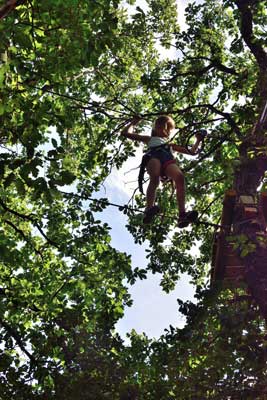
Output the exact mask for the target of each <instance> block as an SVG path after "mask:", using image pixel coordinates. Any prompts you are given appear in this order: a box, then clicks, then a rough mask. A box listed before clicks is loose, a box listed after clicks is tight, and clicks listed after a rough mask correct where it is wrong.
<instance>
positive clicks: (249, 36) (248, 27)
mask: <svg viewBox="0 0 267 400" xmlns="http://www.w3.org/2000/svg"><path fill="white" fill-rule="evenodd" d="M252 3H253V2H251V1H244V0H236V5H237V7H238V9H239V11H240V15H241V28H240V31H241V34H242V37H243V39H244V41H245V43H246V45H247V46H248V48H249V49H250V51H251V52H252V54H253V55H254V57H255V58H256V60H257V63H258V65H259V67H260V68H261V69H264V70H266V69H267V54H266V52H265V51H264V49H263V47H262V46H261V45H260V43H259V41H258V40H257V39H256V38H255V37H254V36H253V14H252V8H251V5H252Z"/></svg>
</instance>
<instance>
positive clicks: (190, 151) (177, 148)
mask: <svg viewBox="0 0 267 400" xmlns="http://www.w3.org/2000/svg"><path fill="white" fill-rule="evenodd" d="M205 132H206V131H205ZM205 136H206V133H204V129H202V130H201V131H200V132H199V133H197V134H196V141H195V143H194V144H193V146H192V147H191V149H188V148H186V147H184V146H179V145H177V144H175V143H170V146H171V147H172V149H173V150H174V151H177V152H178V153H183V154H189V155H191V156H195V155H197V149H198V147H199V144H200V143H201V142H202V141H203V140H204V137H205Z"/></svg>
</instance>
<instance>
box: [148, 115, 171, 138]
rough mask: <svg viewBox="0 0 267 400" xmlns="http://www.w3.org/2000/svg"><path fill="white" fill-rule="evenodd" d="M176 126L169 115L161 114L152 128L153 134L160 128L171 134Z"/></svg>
mask: <svg viewBox="0 0 267 400" xmlns="http://www.w3.org/2000/svg"><path fill="white" fill-rule="evenodd" d="M174 128H175V122H174V120H173V119H172V117H170V116H169V115H161V116H160V117H158V118H157V119H156V121H155V123H154V127H153V129H152V136H155V135H156V132H157V130H158V129H163V131H164V133H167V134H169V132H170V131H171V130H172V129H174Z"/></svg>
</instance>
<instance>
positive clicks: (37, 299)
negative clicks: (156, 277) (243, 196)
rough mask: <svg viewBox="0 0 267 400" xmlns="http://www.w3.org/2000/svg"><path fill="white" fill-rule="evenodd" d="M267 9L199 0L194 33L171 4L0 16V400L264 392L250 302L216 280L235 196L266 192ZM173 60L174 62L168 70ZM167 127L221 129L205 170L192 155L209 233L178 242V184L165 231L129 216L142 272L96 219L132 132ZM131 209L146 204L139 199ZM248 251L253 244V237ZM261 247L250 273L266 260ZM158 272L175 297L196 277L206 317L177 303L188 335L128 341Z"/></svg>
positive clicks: (1, 11)
mask: <svg viewBox="0 0 267 400" xmlns="http://www.w3.org/2000/svg"><path fill="white" fill-rule="evenodd" d="M266 6H267V1H260V0H245V1H241V0H240V1H239V0H227V1H219V0H204V1H201V2H200V1H197V2H192V3H190V2H188V4H187V7H186V10H185V17H186V24H187V27H186V29H184V30H182V29H181V28H180V26H179V23H178V13H179V9H178V10H177V4H176V1H174V0H146V1H143V2H136V1H135V0H128V1H126V2H125V1H120V0H98V1H95V0H88V1H86V2H85V1H81V0H64V1H63V0H46V1H44V2H38V1H36V0H31V1H27V0H26V1H25V0H24V1H23V0H17V1H16V0H9V1H7V2H5V1H3V0H2V1H1V2H0V18H1V24H0V32H1V41H0V54H1V62H0V122H1V125H0V220H1V227H0V238H1V240H0V247H1V252H0V340H1V349H0V352H1V356H0V371H1V374H0V397H1V398H2V399H16V400H19V399H22V400H25V399H29V400H31V399H33V400H35V399H36V400H37V399H38V400H39V399H51V400H52V399H64V400H68V399H77V400H78V399H88V400H89V399H99V400H100V399H114V400H116V399H118V400H123V399H124V400H126V399H132V400H134V399H137V398H138V400H139V399H140V400H141V399H146V400H149V399H151V400H154V399H162V400H165V399H166V400H167V399H168V400H169V399H172V398H173V399H181V400H183V399H192V400H193V399H194V400H196V399H203V398H207V399H222V398H223V399H237V398H238V399H239V398H245V399H263V398H264V396H266V395H267V392H266V387H267V382H266V379H267V375H266V374H267V370H266V357H267V353H266V343H267V342H266V331H265V321H264V318H263V317H262V315H261V314H260V313H259V307H258V305H257V304H255V302H254V301H251V299H249V300H248V299H247V297H246V296H245V295H244V290H242V289H239V290H236V292H235V295H233V292H232V291H230V290H228V289H221V288H213V289H211V288H210V284H209V270H210V261H211V251H212V248H211V247H212V241H213V235H214V229H215V227H216V224H218V223H219V221H220V216H221V212H222V201H223V197H224V192H225V190H226V189H229V188H233V187H235V188H236V189H237V190H239V192H240V193H246V190H248V189H247V188H248V186H249V185H248V183H250V184H251V186H249V190H250V192H249V193H252V192H253V193H254V192H256V190H258V189H257V187H258V186H259V184H260V185H261V188H262V189H264V188H265V180H264V175H265V171H266V169H267V166H266V156H267V154H266V133H265V131H266V122H265V111H266V104H267V53H266V51H267V50H266V23H267V11H266V10H267V7H266ZM166 49H168V50H170V49H172V50H173V54H174V56H173V57H171V58H167V57H164V56H162V53H164V52H163V50H166ZM162 113H164V114H166V113H167V114H171V115H172V117H173V118H174V120H175V122H176V126H177V128H178V131H177V134H176V136H175V140H176V141H177V143H179V144H184V145H188V144H189V143H190V141H191V140H192V137H193V136H194V133H195V132H196V131H197V130H198V129H200V128H205V129H207V130H208V132H209V135H208V138H207V139H206V143H205V146H204V148H203V149H202V152H201V153H200V154H199V156H198V157H197V158H194V159H192V158H191V159H189V158H183V157H181V158H180V157H179V163H180V165H181V167H182V169H183V170H184V171H185V175H186V181H187V201H188V202H190V204H192V205H193V206H194V207H195V208H196V209H197V210H198V211H199V213H200V215H201V221H202V222H203V223H202V224H199V225H197V226H193V227H192V228H191V229H190V230H177V229H176V223H177V221H176V218H175V215H176V214H177V210H176V205H175V199H174V198H173V197H172V196H171V189H170V188H166V187H164V188H163V189H161V190H160V191H159V193H158V201H159V204H160V207H161V209H162V210H163V217H161V218H159V219H157V220H156V221H155V222H154V223H153V227H152V228H151V229H144V227H143V226H142V225H141V224H140V219H139V217H138V215H137V213H136V212H135V211H134V210H133V209H132V208H131V207H124V209H123V210H122V211H124V212H125V213H126V214H127V216H128V217H129V223H128V225H127V227H126V228H127V229H128V230H129V231H130V233H131V234H132V235H133V238H134V240H135V241H136V242H137V243H140V244H142V243H143V242H144V241H145V240H148V241H149V250H148V253H147V257H148V265H147V266H146V268H144V269H139V268H137V267H136V266H135V265H131V259H130V255H128V254H125V253H122V252H120V251H118V250H117V249H116V248H113V247H112V246H111V236H110V228H109V226H108V224H106V223H102V222H101V221H99V220H98V218H97V213H99V212H102V211H104V210H105V208H106V207H108V206H109V199H105V198H103V199H100V200H99V199H97V198H96V194H97V193H98V191H99V189H100V187H101V185H102V183H103V182H104V181H105V179H106V178H107V177H108V176H109V174H110V173H111V171H112V169H113V168H115V167H116V168H120V167H121V166H122V165H123V163H124V162H125V161H126V160H127V159H128V158H129V157H130V156H132V155H134V154H135V144H133V143H130V142H129V141H127V140H125V139H121V138H120V137H119V132H120V130H121V129H122V127H123V126H125V125H126V124H127V123H128V122H129V120H130V119H131V118H132V117H133V116H135V115H139V116H141V117H142V122H141V124H140V131H141V130H143V129H148V128H149V127H150V126H151V124H152V122H153V120H154V119H155V118H156V117H157V116H158V115H160V114H162ZM138 129H139V128H138ZM254 167H255V168H254ZM253 168H254V169H253ZM254 170H255V171H256V172H257V174H256V172H255V174H256V175H257V178H255V179H254V178H253V179H254V180H253V179H252V178H251V180H249V181H248V175H249V174H250V171H254ZM255 174H254V175H255ZM254 175H253V177H254ZM252 186H253V188H252V189H251V187H252ZM134 201H135V207H136V208H141V207H143V206H144V198H143V197H142V196H140V195H138V194H135V196H134ZM126 228H125V229H126ZM237 233H238V234H239V235H242V234H243V235H244V232H243V231H238V232H237ZM245 233H247V232H245ZM242 237H243V239H244V236H241V238H242ZM246 238H247V239H246ZM265 239H266V238H265V237H264V238H263V239H262V240H263V241H265ZM239 240H240V236H239ZM244 240H245V244H246V245H248V248H249V244H250V242H251V243H252V239H251V237H250V236H249V235H248V236H245V239H244ZM244 240H243V243H244ZM246 240H247V242H246ZM255 240H256V242H255V243H256V244H255V243H254V242H253V243H254V244H255V245H254V247H253V248H252V250H248V251H246V252H245V254H244V257H247V259H246V260H248V261H246V260H245V262H248V263H251V262H252V261H251V260H252V259H254V260H255V259H257V254H258V251H257V250H258V249H259V239H255ZM199 243H200V245H199ZM196 245H199V246H200V247H199V255H197V256H193V255H192V254H193V253H192V248H193V247H194V246H196ZM261 247H264V246H261ZM255 249H256V250H255ZM265 250H266V241H265V247H264V251H263V256H264V255H265V254H266V253H265ZM261 257H262V253H261ZM257 260H258V259H257ZM257 262H259V260H258V261H257ZM263 264H264V263H263ZM264 265H265V264H264ZM148 271H151V272H152V273H159V274H160V275H161V277H162V281H161V285H162V287H163V289H164V290H165V291H167V292H168V291H170V290H172V289H173V288H174V287H175V284H176V283H177V281H178V280H179V278H180V276H181V274H182V273H184V272H186V273H187V274H189V275H190V276H191V279H192V283H193V284H194V285H196V288H197V295H196V297H197V303H196V304H193V303H190V302H187V303H183V302H181V301H180V300H179V301H178V303H179V308H180V311H181V312H182V313H184V315H185V316H186V318H187V322H186V325H185V327H184V328H183V329H178V328H175V327H172V326H170V327H166V333H165V334H164V335H162V337H161V338H160V339H159V340H157V341H156V340H150V339H148V338H147V337H146V336H145V335H138V334H137V333H135V332H132V333H130V334H129V338H130V344H129V345H125V343H124V342H123V341H122V339H121V338H120V337H119V335H118V333H116V332H115V330H114V326H115V324H116V322H117V321H118V320H119V319H120V318H121V317H122V315H123V313H124V308H125V307H126V306H127V305H131V303H132V300H131V298H130V295H129V292H128V285H131V284H133V283H134V282H135V281H136V280H138V279H144V278H145V277H146V274H147V272H148Z"/></svg>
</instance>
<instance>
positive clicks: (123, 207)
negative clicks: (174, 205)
mask: <svg viewBox="0 0 267 400" xmlns="http://www.w3.org/2000/svg"><path fill="white" fill-rule="evenodd" d="M86 200H88V201H93V202H95V203H102V204H103V205H105V206H111V207H116V208H118V209H119V211H122V212H123V211H125V212H127V211H128V210H130V211H138V212H143V209H141V208H137V207H131V206H128V205H127V204H124V205H123V204H116V203H112V202H110V201H108V200H105V199H94V198H92V197H88V198H86ZM164 217H167V218H172V219H173V218H175V217H176V215H170V214H169V215H168V214H167V215H165V216H164ZM195 225H205V226H211V227H214V228H221V229H226V228H229V225H220V224H214V223H212V222H207V221H203V220H199V219H198V220H196V222H195Z"/></svg>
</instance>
